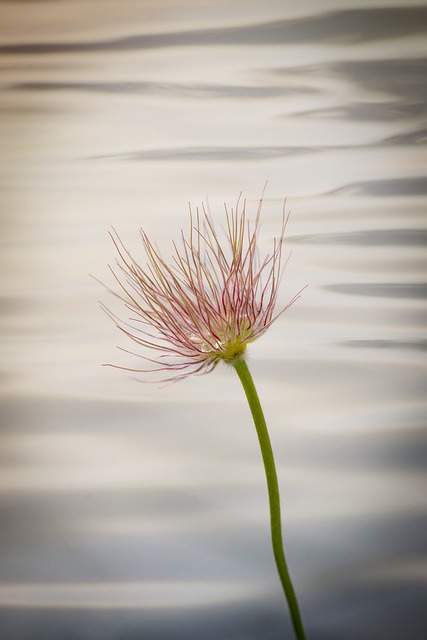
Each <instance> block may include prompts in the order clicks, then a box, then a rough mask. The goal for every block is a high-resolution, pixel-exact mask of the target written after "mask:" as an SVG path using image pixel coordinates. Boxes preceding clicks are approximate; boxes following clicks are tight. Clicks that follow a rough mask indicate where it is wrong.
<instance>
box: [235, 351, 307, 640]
mask: <svg viewBox="0 0 427 640" xmlns="http://www.w3.org/2000/svg"><path fill="white" fill-rule="evenodd" d="M231 364H232V365H233V367H234V368H235V370H236V372H237V375H238V376H239V378H240V382H241V383H242V385H243V389H244V391H245V394H246V397H247V399H248V402H249V407H250V409H251V413H252V417H253V419H254V423H255V427H256V430H257V434H258V440H259V444H260V447H261V453H262V459H263V461H264V469H265V475H266V477H267V486H268V497H269V501H270V522H271V539H272V543H273V553H274V559H275V560H276V566H277V571H278V572H279V576H280V580H281V582H282V586H283V591H284V593H285V597H286V600H287V602H288V606H289V612H290V614H291V619H292V624H293V626H294V631H295V636H296V638H297V640H305V637H306V636H305V633H304V628H303V625H302V620H301V614H300V611H299V606H298V601H297V598H296V595H295V591H294V588H293V586H292V582H291V578H290V575H289V571H288V566H287V564H286V559H285V554H284V551H283V541H282V526H281V519H280V496H279V485H278V482H277V473H276V466H275V463H274V456H273V449H272V448H271V442H270V437H269V435H268V430H267V425H266V422H265V418H264V413H263V411H262V407H261V404H260V401H259V397H258V393H257V390H256V388H255V385H254V381H253V379H252V376H251V373H250V371H249V369H248V365H247V364H246V362H245V360H244V359H243V358H237V359H236V360H234V361H232V362H231Z"/></svg>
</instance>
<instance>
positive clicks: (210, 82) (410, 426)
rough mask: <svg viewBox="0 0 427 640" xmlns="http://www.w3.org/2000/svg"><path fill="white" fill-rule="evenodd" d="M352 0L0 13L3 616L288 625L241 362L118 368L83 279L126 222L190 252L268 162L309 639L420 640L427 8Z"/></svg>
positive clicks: (284, 404) (267, 398) (42, 628)
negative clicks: (204, 228)
mask: <svg viewBox="0 0 427 640" xmlns="http://www.w3.org/2000/svg"><path fill="white" fill-rule="evenodd" d="M347 4H348V6H347V7H345V9H347V10H345V9H344V10H343V7H342V3H338V2H336V1H335V0H331V1H330V2H328V3H327V5H326V4H325V11H326V9H327V10H328V11H330V13H323V14H318V13H317V12H318V5H317V4H316V3H313V2H310V1H309V0H305V1H304V2H302V3H299V4H298V5H297V6H294V3H292V4H291V3H285V2H284V3H281V5H280V4H279V3H274V2H267V3H263V4H262V8H261V5H260V4H258V3H252V2H248V3H246V2H245V3H239V2H237V3H233V5H228V4H221V3H218V4H217V5H215V6H214V5H210V4H209V3H196V2H194V3H193V2H188V3H179V2H177V3H176V4H175V5H173V3H172V4H171V5H170V4H168V5H166V3H162V2H158V3H154V4H152V5H151V4H149V3H139V2H127V3H114V2H111V3H108V7H106V8H105V11H100V5H99V4H98V3H96V2H87V3H71V2H65V1H64V2H60V3H59V2H58V3H37V4H36V3H34V8H32V10H31V11H28V12H27V13H25V11H23V7H24V6H25V3H16V4H12V3H4V4H3V5H2V6H1V7H0V14H1V17H2V20H0V24H2V27H1V28H2V30H3V34H2V36H3V38H2V43H1V45H0V68H1V70H2V78H3V82H2V92H1V94H0V127H1V129H2V139H3V151H4V156H3V159H2V161H1V165H0V180H1V186H2V190H3V193H2V198H3V209H2V211H3V212H2V218H1V225H2V255H1V257H0V263H1V268H2V273H3V280H2V289H1V298H0V304H1V309H2V319H1V322H2V337H3V368H2V381H3V392H2V414H3V417H2V423H1V424H2V431H1V449H0V459H1V464H2V467H1V470H0V509H1V522H2V527H1V534H0V536H1V542H2V544H1V561H0V566H1V575H0V580H1V584H0V605H1V614H0V635H1V637H2V638H3V637H4V638H5V639H6V640H9V638H10V639H11V640H12V639H13V640H15V639H20V638H32V639H36V640H38V639H39V638H40V639H41V638H43V639H45V638H47V637H54V638H57V639H58V640H62V638H64V639H65V638H78V639H79V640H82V639H86V638H87V639H88V640H95V639H96V638H101V637H102V638H103V640H104V639H105V638H108V639H111V640H115V639H116V638H129V639H133V638H140V637H144V638H148V639H150V638H156V639H162V640H163V639H164V640H166V639H169V638H172V637H173V638H183V639H184V638H185V639H186V640H191V639H192V638H195V639H196V638H197V639H198V638H202V637H203V638H204V639H205V640H209V639H210V638H212V639H213V638H215V639H216V638H219V637H220V638H223V639H224V640H227V639H230V640H232V639H233V640H236V639H239V638H242V639H245V640H251V639H252V638H253V639H254V640H255V638H257V639H260V638H262V640H270V639H271V640H275V639H278V638H281V637H291V631H290V627H289V620H288V616H287V613H286V609H285V607H284V604H283V602H282V596H281V593H280V589H279V586H278V582H277V578H276V575H275V569H274V564H273V560H272V557H271V550H270V542H269V532H268V513H267V496H266V490H265V486H264V478H263V470H262V465H261V460H260V456H259V451H258V449H257V443H256V437H255V433H254V431H253V428H252V425H251V422H250V419H249V415H248V411H247V408H246V406H245V403H244V399H243V397H242V392H241V389H240V388H239V386H238V383H237V381H236V380H234V378H233V376H232V372H230V371H227V370H226V369H225V368H224V369H220V368H218V370H217V371H215V372H214V373H213V374H211V375H209V376H206V377H204V378H200V379H193V380H188V381H185V382H183V383H182V384H179V385H175V386H171V387H166V388H158V387H157V386H152V385H148V386H146V385H141V384H137V383H136V382H133V381H130V380H129V379H128V378H127V377H126V375H124V374H122V373H121V372H117V371H114V370H111V369H107V368H101V367H100V366H99V365H100V363H103V362H112V361H114V362H121V363H124V361H123V357H124V356H123V354H120V352H117V353H116V352H115V349H114V345H115V344H116V343H117V341H118V340H119V337H118V336H117V333H116V331H115V329H114V327H113V326H110V324H109V323H108V321H107V320H106V319H105V318H104V317H103V316H102V315H101V313H100V312H99V310H98V308H97V304H96V302H97V298H98V297H100V296H102V291H100V288H99V287H98V285H97V284H96V283H94V282H93V281H92V280H90V278H89V277H88V273H93V274H95V275H96V276H98V277H100V278H101V279H103V280H107V279H108V273H107V269H106V266H105V265H106V264H107V263H108V262H111V261H112V259H113V252H112V248H111V246H110V243H109V241H108V237H107V233H106V232H107V230H108V229H109V228H110V227H111V226H112V225H113V226H114V227H115V228H116V229H117V230H118V231H119V232H120V235H121V237H122V238H123V239H124V240H125V242H126V243H127V244H129V245H130V246H131V247H132V248H135V247H137V240H136V231H137V229H138V228H139V226H144V228H145V229H146V230H147V231H148V233H149V235H150V236H152V237H153V238H156V239H158V241H159V244H160V245H161V246H162V248H164V251H165V253H167V252H168V251H169V247H170V244H169V241H170V239H173V238H175V237H177V234H178V233H179V229H180V228H181V226H185V225H186V222H187V202H188V200H191V202H192V204H193V205H197V204H200V202H201V201H202V200H203V199H206V197H208V198H209V205H210V208H211V210H212V211H213V212H214V213H215V215H220V214H221V212H222V207H223V202H224V201H227V202H228V203H229V204H233V203H234V202H235V200H236V199H237V196H238V194H239V192H240V191H241V190H244V192H245V195H246V196H247V197H248V201H249V209H250V208H251V207H252V206H253V203H254V202H255V201H256V199H257V198H258V197H259V195H260V193H261V190H262V187H263V184H264V182H265V180H266V179H268V189H267V196H266V201H265V206H264V213H265V216H264V220H263V242H265V243H266V246H267V243H268V242H269V239H270V238H271V236H272V235H273V234H274V233H277V230H278V228H279V224H280V216H281V211H282V202H283V198H284V196H287V197H288V206H290V208H291V209H292V211H293V214H292V216H291V221H290V224H289V228H288V229H289V231H288V246H289V248H290V249H292V252H293V257H292V260H291V262H290V264H289V267H288V269H287V273H286V278H285V286H284V289H283V291H282V292H281V301H282V302H283V303H286V302H287V300H289V298H291V297H292V295H293V294H294V293H295V291H298V290H299V289H300V288H301V287H302V286H304V285H305V284H306V283H307V282H308V283H309V288H308V290H307V291H306V292H305V293H304V296H303V298H302V299H301V300H300V301H299V302H298V303H297V305H295V306H294V307H293V308H292V309H291V310H290V311H289V312H288V313H287V314H286V315H285V316H284V317H282V318H281V319H280V321H278V322H277V323H276V325H274V326H273V327H272V329H271V330H270V331H269V333H268V334H267V335H266V336H265V337H264V338H263V339H262V340H261V341H260V342H259V343H256V344H254V345H252V348H251V350H250V360H251V366H252V369H253V373H254V377H255V379H256V382H257V384H258V386H259V391H260V394H261V396H262V399H263V402H264V405H265V409H266V414H267V418H268V423H269V426H270V430H271V436H272V439H273V444H274V447H275V452H276V458H277V463H278V471H279V477H280V482H281V486H282V495H283V508H284V529H285V546H286V548H287V549H288V554H289V561H290V565H291V570H292V574H293V576H294V581H295V584H296V587H297V591H298V593H299V594H300V599H301V605H302V609H303V613H304V618H305V619H306V623H307V628H308V631H309V637H310V638H313V640H314V639H315V638H316V639H317V640H334V639H336V640H340V639H341V638H346V640H371V639H372V640H373V639H375V640H381V639H382V638H384V639H387V640H400V639H401V638H403V637H408V638H409V637H410V638H411V639H414V640H418V639H419V640H421V639H423V638H424V637H425V635H426V632H427V624H426V618H425V613H424V607H423V603H422V587H423V586H424V584H423V580H425V578H426V568H425V561H424V560H423V558H425V536H424V535H423V531H424V530H425V510H426V499H425V491H423V484H424V483H425V461H426V456H425V449H426V445H425V442H426V440H425V415H426V413H425V379H426V378H425V373H426V371H425V349H426V339H425V331H424V330H425V311H426V304H425V298H426V293H427V291H426V284H425V282H426V280H425V267H426V260H425V245H426V233H427V232H426V216H425V204H426V194H427V179H426V176H425V161H426V152H425V142H426V134H425V132H426V126H427V123H426V118H425V113H426V110H425V98H426V88H425V87H426V85H425V71H426V66H427V62H426V51H425V31H426V26H425V25H426V15H427V10H426V7H423V6H421V5H420V7H418V8H417V7H405V6H403V5H402V6H401V7H399V5H398V3H397V2H394V3H392V2H390V4H389V6H387V3H383V5H384V6H383V8H379V9H375V10H369V6H370V4H369V3H368V2H366V3H358V6H357V7H354V6H353V5H351V3H347ZM365 5H366V8H363V7H364V6H365ZM31 6H32V7H33V5H31ZM221 9H222V10H221ZM352 9H357V10H352ZM18 13H19V17H18ZM166 230H167V232H166ZM135 253H136V251H135ZM131 364H132V363H131ZM284 634H287V635H285V636H284Z"/></svg>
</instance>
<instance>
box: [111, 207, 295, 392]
mask: <svg viewBox="0 0 427 640" xmlns="http://www.w3.org/2000/svg"><path fill="white" fill-rule="evenodd" d="M261 207H262V198H261V199H260V201H259V204H258V209H257V213H256V217H255V221H254V223H253V225H251V224H250V222H249V221H248V220H247V216H246V201H245V200H243V204H242V202H241V196H239V199H238V201H237V205H236V207H235V209H231V210H230V211H229V210H228V209H227V206H225V229H224V230H223V232H222V235H223V236H225V237H224V238H222V237H220V234H219V233H218V232H217V229H216V227H215V225H214V222H213V219H212V216H211V215H210V213H209V212H208V210H207V209H206V208H205V207H204V206H203V207H202V211H201V212H200V211H199V209H197V210H196V214H195V215H193V213H192V211H191V208H190V231H189V234H188V236H186V235H185V234H184V232H181V239H180V243H179V245H178V244H176V243H174V244H173V247H174V253H173V257H172V261H171V263H170V264H168V263H167V262H166V261H165V260H164V259H163V258H162V255H161V254H160V252H159V250H158V249H157V248H156V247H155V245H154V244H153V243H152V242H151V241H150V239H149V238H148V236H147V234H146V233H145V232H144V231H143V230H142V229H141V230H140V234H141V239H142V245H143V248H144V251H145V256H146V262H145V265H144V266H142V265H141V264H138V263H137V262H136V261H135V260H134V258H133V257H132V255H131V254H130V253H129V251H128V250H127V249H126V248H125V246H124V245H123V243H122V242H121V240H120V238H119V237H118V235H117V234H116V232H113V233H111V234H110V235H111V238H112V240H113V242H114V245H115V248H116V250H117V254H118V257H117V260H116V268H115V269H113V268H111V267H110V269H111V271H112V273H113V275H114V277H115V280H116V282H117V284H118V285H119V292H118V293H117V292H115V291H112V290H111V289H110V290H109V291H110V292H111V293H113V294H114V296H115V297H116V298H119V299H120V301H121V302H122V303H124V305H125V308H126V309H127V310H128V311H130V313H131V315H130V316H129V318H128V319H127V320H121V319H120V318H119V317H118V316H116V315H115V314H113V313H112V312H111V311H110V310H109V309H107V308H106V307H105V306H104V310H105V311H106V312H107V314H108V315H109V316H110V317H111V318H112V319H113V320H114V321H115V323H116V326H117V327H118V328H119V329H120V330H121V331H122V332H123V333H124V334H125V335H126V336H127V337H128V338H130V339H131V340H132V341H133V342H134V343H136V344H137V345H138V346H139V347H143V348H145V347H147V348H149V349H151V350H154V351H156V352H157V357H155V358H150V357H148V356H147V355H146V351H145V349H143V351H142V352H138V353H133V352H129V351H128V350H125V351H127V352H128V353H133V355H135V356H138V357H140V358H143V359H144V360H146V361H150V362H152V363H153V362H154V363H155V364H156V365H157V366H156V368H155V370H156V371H163V372H164V371H167V372H170V374H171V377H167V378H166V379H165V380H177V379H180V378H183V377H187V376H188V375H191V374H204V373H208V372H210V371H212V369H214V368H215V366H216V365H217V364H218V363H219V362H221V361H224V362H226V363H227V362H228V363H232V362H233V361H235V360H236V359H238V358H241V357H243V356H244V353H245V351H246V347H247V345H248V344H249V343H250V342H253V341H254V340H257V339H258V338H259V337H260V336H262V335H263V334H264V333H265V332H266V331H267V329H268V328H269V327H270V326H271V324H272V323H273V322H274V321H275V320H276V319H277V318H278V316H279V315H281V314H282V313H283V312H284V311H285V310H286V309H287V308H288V307H289V306H290V305H291V304H293V302H295V300H296V299H297V298H298V297H299V295H300V293H301V292H299V293H298V294H297V295H296V296H294V298H292V300H291V301H290V302H289V303H288V304H287V305H286V306H285V307H284V308H282V309H281V310H279V311H278V312H275V306H276V301H277V294H278V288H279V284H280V280H281V277H282V274H283V270H284V266H285V265H284V264H283V241H284V233H285V228H286V223H287V219H288V216H285V213H284V212H283V216H282V222H281V227H280V231H279V235H278V237H276V238H274V240H273V247H272V251H271V253H270V254H268V255H266V256H265V257H264V258H263V259H260V257H259V252H258V246H257V242H258V233H259V228H260V217H261ZM112 366H114V365H112ZM119 368H122V369H126V370H128V371H134V372H138V373H144V372H147V369H130V368H128V367H119Z"/></svg>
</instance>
